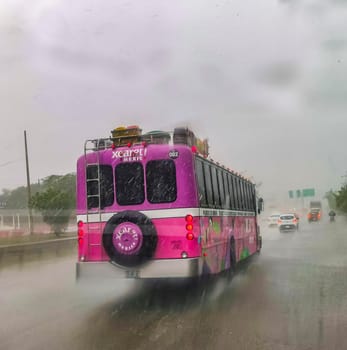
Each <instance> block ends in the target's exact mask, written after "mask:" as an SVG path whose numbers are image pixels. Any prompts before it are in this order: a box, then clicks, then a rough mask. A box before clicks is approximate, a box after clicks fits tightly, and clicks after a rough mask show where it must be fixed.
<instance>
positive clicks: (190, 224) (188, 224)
mask: <svg viewBox="0 0 347 350" xmlns="http://www.w3.org/2000/svg"><path fill="white" fill-rule="evenodd" d="M193 219H194V218H193V215H191V214H188V215H186V230H187V231H188V232H187V234H186V238H187V239H188V240H189V241H192V240H193V239H194V233H193V232H192V231H193V228H194V225H193Z"/></svg>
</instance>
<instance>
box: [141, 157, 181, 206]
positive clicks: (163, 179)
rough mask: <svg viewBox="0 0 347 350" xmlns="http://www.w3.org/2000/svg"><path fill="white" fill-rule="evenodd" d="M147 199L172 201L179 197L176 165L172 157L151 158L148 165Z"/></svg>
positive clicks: (164, 201)
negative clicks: (162, 158)
mask: <svg viewBox="0 0 347 350" xmlns="http://www.w3.org/2000/svg"><path fill="white" fill-rule="evenodd" d="M146 183H147V200H148V202H150V203H170V202H174V201H175V200H176V198H177V186H176V167H175V163H174V161H173V160H171V159H164V160H151V161H149V162H148V163H147V166H146Z"/></svg>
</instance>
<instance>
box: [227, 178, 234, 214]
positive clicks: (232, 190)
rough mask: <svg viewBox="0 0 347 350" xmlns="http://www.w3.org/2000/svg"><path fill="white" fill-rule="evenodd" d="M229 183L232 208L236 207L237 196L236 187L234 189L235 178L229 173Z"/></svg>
mask: <svg viewBox="0 0 347 350" xmlns="http://www.w3.org/2000/svg"><path fill="white" fill-rule="evenodd" d="M228 183H229V194H230V205H231V206H230V209H232V210H234V209H235V196H234V189H233V187H234V186H233V180H232V176H231V175H230V174H228Z"/></svg>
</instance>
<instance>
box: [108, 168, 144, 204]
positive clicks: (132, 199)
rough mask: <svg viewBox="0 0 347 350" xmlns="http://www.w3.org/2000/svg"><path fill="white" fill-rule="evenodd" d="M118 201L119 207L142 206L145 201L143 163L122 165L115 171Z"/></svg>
mask: <svg viewBox="0 0 347 350" xmlns="http://www.w3.org/2000/svg"><path fill="white" fill-rule="evenodd" d="M115 178H116V199H117V203H118V204H119V205H134V204H141V203H143V202H144V200H145V190H144V176H143V167H142V164H141V163H121V164H119V165H117V166H116V169H115Z"/></svg>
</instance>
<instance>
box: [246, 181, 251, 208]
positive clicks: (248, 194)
mask: <svg viewBox="0 0 347 350" xmlns="http://www.w3.org/2000/svg"><path fill="white" fill-rule="evenodd" d="M246 203H247V210H251V196H250V185H249V183H248V182H246Z"/></svg>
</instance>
